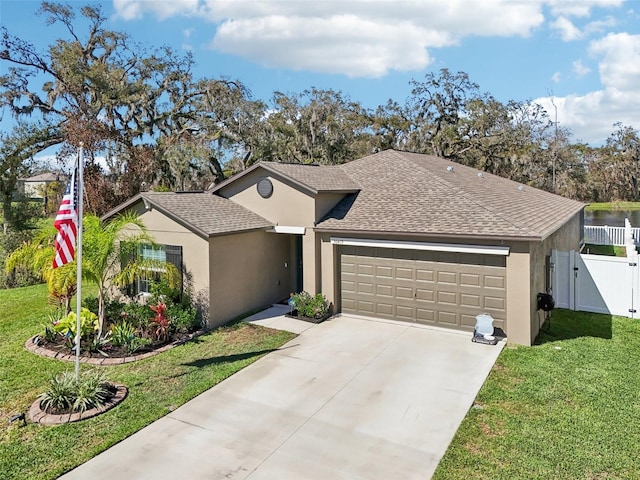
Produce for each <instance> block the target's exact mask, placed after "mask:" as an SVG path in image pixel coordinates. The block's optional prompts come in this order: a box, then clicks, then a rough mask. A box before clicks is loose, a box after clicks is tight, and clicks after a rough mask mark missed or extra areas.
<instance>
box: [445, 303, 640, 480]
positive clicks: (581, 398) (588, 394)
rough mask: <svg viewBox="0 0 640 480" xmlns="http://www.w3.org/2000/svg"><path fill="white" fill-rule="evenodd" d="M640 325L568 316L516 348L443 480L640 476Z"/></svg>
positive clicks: (494, 377)
mask: <svg viewBox="0 0 640 480" xmlns="http://www.w3.org/2000/svg"><path fill="white" fill-rule="evenodd" d="M639 352H640V322H639V321H638V320H632V319H627V318H621V317H611V316H608V315H598V314H590V313H583V312H570V311H564V310H558V311H554V312H553V316H552V320H551V327H550V329H549V331H548V332H547V333H543V334H542V335H541V336H540V337H539V339H538V345H535V346H533V347H523V346H514V345H507V347H506V348H505V349H504V350H503V352H502V353H501V355H500V357H499V358H498V361H497V362H496V365H495V367H494V368H493V370H492V371H491V373H490V375H489V378H488V379H487V381H486V382H485V384H484V386H483V387H482V389H481V390H480V392H479V394H478V397H477V399H476V405H477V407H474V408H471V409H470V411H469V412H468V414H467V416H466V418H465V419H464V421H463V422H462V424H461V426H460V428H459V429H458V432H457V433H456V436H455V438H454V439H453V442H452V443H451V445H450V446H449V449H448V450H447V452H446V454H445V456H444V458H443V459H442V461H441V462H440V465H439V466H438V469H437V471H436V474H435V476H434V479H436V480H437V479H446V480H455V479H464V480H472V479H492V480H498V479H505V480H506V479H545V480H548V479H605V478H606V479H633V478H635V479H638V478H640V461H638V453H639V452H640V428H638V425H640V373H638V372H639V370H638V368H637V359H638V353H639Z"/></svg>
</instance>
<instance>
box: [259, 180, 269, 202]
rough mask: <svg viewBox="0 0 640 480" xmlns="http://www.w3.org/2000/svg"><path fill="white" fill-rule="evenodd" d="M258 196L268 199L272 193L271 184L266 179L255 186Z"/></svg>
mask: <svg viewBox="0 0 640 480" xmlns="http://www.w3.org/2000/svg"><path fill="white" fill-rule="evenodd" d="M257 188H258V194H259V195H260V196H261V197H262V198H269V197H270V196H271V194H272V193H273V184H272V183H271V180H269V179H268V178H261V179H260V181H259V182H258V185H257Z"/></svg>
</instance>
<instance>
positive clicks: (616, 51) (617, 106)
mask: <svg viewBox="0 0 640 480" xmlns="http://www.w3.org/2000/svg"><path fill="white" fill-rule="evenodd" d="M589 52H590V54H591V55H593V56H594V57H596V58H599V63H598V71H599V74H600V80H601V83H602V85H603V89H601V90H597V91H594V92H590V93H587V94H586V95H582V96H580V95H568V96H566V97H563V98H558V97H555V102H556V105H557V106H558V120H559V122H560V124H561V125H563V126H565V127H568V128H570V129H571V130H572V131H573V133H574V134H575V136H576V137H577V138H578V139H581V140H583V141H587V142H590V143H594V144H599V143H602V142H603V141H604V140H605V139H606V137H608V136H609V134H611V132H612V131H613V124H614V123H616V122H622V123H623V124H625V125H634V126H636V127H637V126H638V125H640V35H630V34H628V33H617V34H609V35H606V36H605V37H603V38H601V39H599V40H594V41H592V42H591V44H590V46H589ZM536 101H537V102H538V103H540V104H541V105H543V106H544V107H545V108H546V109H547V111H551V109H552V108H553V107H552V105H551V101H550V99H549V98H540V99H537V100H536Z"/></svg>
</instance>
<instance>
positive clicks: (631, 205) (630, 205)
mask: <svg viewBox="0 0 640 480" xmlns="http://www.w3.org/2000/svg"><path fill="white" fill-rule="evenodd" d="M585 210H586V211H587V212H595V211H599V210H624V211H630V210H640V202H606V203H604V202H603V203H590V204H589V205H587V207H586V208H585Z"/></svg>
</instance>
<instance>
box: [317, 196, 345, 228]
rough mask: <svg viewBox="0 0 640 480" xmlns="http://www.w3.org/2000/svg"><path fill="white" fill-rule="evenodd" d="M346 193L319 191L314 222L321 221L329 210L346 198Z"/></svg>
mask: <svg viewBox="0 0 640 480" xmlns="http://www.w3.org/2000/svg"><path fill="white" fill-rule="evenodd" d="M344 196H345V194H344V193H326V192H325V193H319V194H318V195H316V211H315V218H314V222H319V221H320V220H321V219H322V218H323V217H324V216H325V215H326V214H327V213H329V211H330V210H331V209H332V208H333V207H335V206H336V205H337V204H338V202H339V201H340V200H342V199H343V198H344Z"/></svg>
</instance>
